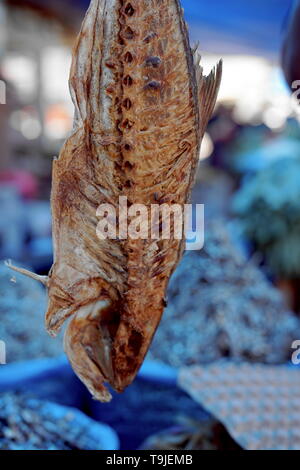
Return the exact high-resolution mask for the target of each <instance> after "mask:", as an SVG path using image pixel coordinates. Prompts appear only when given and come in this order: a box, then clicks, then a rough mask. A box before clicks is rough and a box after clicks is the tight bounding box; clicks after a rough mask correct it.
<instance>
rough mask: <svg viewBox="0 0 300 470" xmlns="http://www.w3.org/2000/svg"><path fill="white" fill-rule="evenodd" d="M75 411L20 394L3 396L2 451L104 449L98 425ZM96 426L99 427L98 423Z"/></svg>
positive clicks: (0, 418)
mask: <svg viewBox="0 0 300 470" xmlns="http://www.w3.org/2000/svg"><path fill="white" fill-rule="evenodd" d="M77 413H78V412H77V411H76V414H75V413H74V411H73V410H72V409H68V408H62V407H60V406H58V405H54V404H52V403H48V402H41V401H39V400H36V399H32V398H25V397H22V396H17V395H2V396H1V397H0V450H94V449H97V450H101V449H99V441H97V440H96V439H95V437H94V436H92V434H91V427H92V425H93V424H94V423H93V422H92V421H91V420H90V419H88V418H86V417H85V416H84V415H82V414H81V413H80V417H81V416H82V420H80V419H79V414H77ZM95 425H96V424H95Z"/></svg>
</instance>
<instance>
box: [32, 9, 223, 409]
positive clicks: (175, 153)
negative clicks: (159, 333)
mask: <svg viewBox="0 0 300 470" xmlns="http://www.w3.org/2000/svg"><path fill="white" fill-rule="evenodd" d="M198 61H199V58H198V55H197V52H194V53H193V51H192V50H191V48H190V46H189V41H188V34H187V29H186V25H185V23H184V20H183V16H182V10H181V8H180V4H179V1H178V0H165V1H162V0H139V1H138V0H131V1H130V2H128V1H124V0H106V1H105V0H93V1H92V2H91V5H90V8H89V10H88V12H87V15H86V17H85V20H84V23H83V26H82V30H81V32H80V34H79V38H78V41H77V44H76V46H75V49H74V54H73V63H72V69H71V77H70V88H71V94H72V98H73V102H74V105H75V119H74V129H73V132H72V135H71V136H70V137H69V138H68V140H67V141H66V143H65V145H64V147H63V149H62V152H61V155H60V157H59V159H58V160H56V161H54V166H53V189H52V212H53V237H54V251H55V259H54V265H53V268H52V270H51V272H50V274H49V278H48V279H47V280H45V279H41V281H42V282H45V283H46V284H47V287H48V292H49V308H48V312H47V315H46V323H47V329H48V331H49V332H50V333H51V334H53V335H55V334H56V333H57V332H58V330H59V329H60V327H61V325H62V324H63V323H64V321H65V320H66V319H67V318H69V317H71V318H70V322H69V325H68V328H67V331H66V334H65V349H66V353H67V355H68V357H69V359H70V362H71V364H72V366H73V368H74V370H75V372H76V374H77V375H78V376H79V377H80V378H81V380H82V381H83V382H84V383H85V384H86V386H87V387H88V389H89V390H90V391H91V393H92V394H93V396H94V397H95V398H96V399H99V400H101V401H109V400H110V399H111V395H110V394H109V392H108V391H107V389H106V388H105V386H104V383H105V382H108V383H109V384H110V385H111V386H112V387H113V388H114V389H115V390H117V391H122V390H124V388H125V387H126V386H128V385H129V384H130V383H131V382H132V381H133V379H134V377H135V376H136V374H137V371H138V369H139V367H140V366H141V364H142V362H143V359H144V357H145V354H146V352H147V350H148V348H149V345H150V343H151V340H152V337H153V335H154V333H155V330H156V328H157V326H158V324H159V321H160V319H161V315H162V313H163V310H164V307H165V300H164V299H165V291H166V288H167V284H168V281H169V278H170V276H171V274H172V273H173V271H174V269H175V268H176V266H177V264H178V262H179V260H180V258H181V256H182V252H183V248H184V241H183V240H176V239H174V238H175V237H171V239H170V240H161V241H157V240H156V241H155V240H152V239H147V240H142V239H139V240H133V239H130V238H129V239H127V240H121V239H119V240H110V239H107V240H100V239H99V238H98V237H97V234H96V227H97V223H98V222H99V221H98V219H97V216H96V211H97V207H99V205H100V204H103V203H109V204H112V205H113V206H114V207H116V208H117V207H118V203H119V197H120V196H126V197H127V198H128V203H129V204H136V203H138V204H144V205H145V206H146V207H150V206H151V204H155V203H169V204H171V203H172V204H173V203H176V204H180V205H184V204H185V203H187V201H188V200H189V196H190V192H191V188H192V185H193V181H194V175H195V171H196V167H197V162H198V155H199V148H200V143H201V140H202V137H203V134H204V130H205V127H206V125H207V122H208V119H209V117H210V115H211V113H212V111H213V108H214V105H215V102H216V97H217V92H218V88H219V84H220V78H221V67H222V66H221V63H220V64H219V65H218V66H217V67H216V69H214V70H213V71H212V72H211V74H210V75H209V76H208V77H204V76H203V73H202V68H201V67H200V65H199V63H198V64H196V65H195V62H198Z"/></svg>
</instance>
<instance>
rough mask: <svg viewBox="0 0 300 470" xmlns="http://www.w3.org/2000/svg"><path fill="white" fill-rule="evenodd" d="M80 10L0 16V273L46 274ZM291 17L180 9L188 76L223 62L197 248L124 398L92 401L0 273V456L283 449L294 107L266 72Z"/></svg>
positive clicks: (292, 273) (32, 289) (297, 303)
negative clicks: (191, 68) (192, 55)
mask: <svg viewBox="0 0 300 470" xmlns="http://www.w3.org/2000/svg"><path fill="white" fill-rule="evenodd" d="M88 3H89V2H88V0H72V1H71V0H47V1H46V0H44V1H42V0H31V1H22V0H7V1H4V0H2V1H0V80H1V81H2V82H1V87H2V88H1V89H0V93H1V95H0V98H1V100H2V101H4V100H3V96H4V95H3V83H5V86H6V104H4V103H2V101H1V104H0V142H1V154H0V201H1V206H0V207H1V218H0V259H2V260H7V259H12V260H14V262H15V263H17V264H18V265H20V266H25V267H29V268H31V269H33V270H34V271H35V272H37V273H39V274H45V273H48V271H49V268H50V266H51V264H52V243H51V214H50V206H49V196H50V189H51V166H52V160H53V157H54V156H57V155H58V153H59V151H60V148H61V146H62V144H63V142H64V139H65V138H66V136H67V135H68V132H69V131H70V129H71V126H72V116H73V105H72V103H71V100H70V96H69V91H68V73H69V68H70V62H71V48H72V45H73V43H74V40H75V37H76V34H77V33H78V31H79V28H80V24H81V21H82V19H83V15H84V13H85V10H86V8H87V7H88ZM296 4H297V2H292V1H288V0H252V1H251V2H246V1H245V0H242V1H241V0H215V1H212V2H207V1H206V0H183V1H182V5H183V7H184V10H185V16H186V20H187V22H188V24H189V31H190V35H191V39H192V43H197V42H199V44H200V51H201V54H202V56H203V59H202V61H203V62H202V63H203V66H204V69H205V71H208V70H209V69H210V68H211V66H212V65H214V64H215V63H216V61H217V60H218V59H219V58H220V57H223V62H224V75H223V81H222V85H221V90H220V95H219V99H218V104H217V107H216V110H215V114H214V116H213V118H212V120H211V122H210V124H209V126H208V129H207V132H206V134H205V138H204V143H203V146H202V150H201V155H200V160H201V162H200V169H199V173H198V176H197V184H196V187H195V190H194V192H193V202H194V203H202V204H205V214H206V215H205V217H206V241H205V247H204V249H203V250H202V251H200V252H190V253H188V254H187V255H186V256H185V257H184V259H183V261H182V263H181V265H180V266H179V268H178V270H177V271H176V273H175V275H174V276H173V279H172V280H171V283H170V288H169V305H168V307H167V309H166V312H165V315H164V318H163V321H162V324H161V326H160V328H159V330H158V333H157V335H156V338H155V340H154V343H153V346H152V349H151V351H150V353H149V355H148V358H147V361H146V363H145V366H144V367H143V369H142V371H141V373H140V375H139V378H138V379H137V380H136V382H135V383H134V384H133V385H132V386H131V387H129V389H128V390H127V391H126V392H125V393H124V394H123V395H119V396H116V395H115V396H114V401H113V403H112V404H111V405H100V404H98V403H96V402H94V401H92V400H91V398H90V397H89V395H88V393H87V392H86V391H85V389H84V387H83V386H82V385H81V384H80V383H79V381H78V380H77V379H76V378H75V376H74V374H73V373H72V371H71V369H70V367H69V366H68V363H67V361H66V359H65V357H64V355H63V349H62V338H61V337H60V338H58V339H57V340H53V339H50V338H48V337H47V335H46V333H45V331H44V326H43V315H44V311H45V305H46V302H47V299H46V293H45V291H44V289H43V288H42V287H41V286H39V285H37V284H36V283H34V282H33V281H30V280H28V279H25V278H21V277H20V276H14V275H12V274H11V273H10V272H8V269H7V268H6V267H5V266H4V263H1V266H0V340H2V341H4V342H5V343H6V356H7V358H6V359H7V365H2V366H0V393H1V395H0V450H4V449H61V450H62V449H76V448H79V449H98V448H100V449H101V448H103V449H114V448H117V447H118V446H119V445H120V447H121V448H122V449H130V450H131V449H137V448H142V449H216V450H217V449H240V448H241V447H242V448H248V449H269V448H275V449H277V448H283V449H284V448H295V449H300V399H299V398H300V397H299V394H300V392H299V390H300V387H299V378H300V376H299V372H300V370H299V367H296V366H295V365H294V366H293V364H292V360H291V358H292V354H293V349H292V345H293V344H294V346H295V349H296V347H297V344H296V343H295V341H297V340H300V106H299V103H298V102H297V97H298V95H297V93H296V94H294V96H292V90H291V89H290V88H289V86H288V85H287V83H286V80H285V78H284V73H283V71H282V67H281V51H282V46H283V42H284V38H285V36H286V34H287V31H288V29H289V25H290V21H291V18H292V16H293V13H294V11H295V10H294V8H295V6H296ZM299 29H300V27H299ZM299 39H300V38H299ZM299 80H300V73H299ZM299 88H300V82H299V84H298V89H299ZM295 91H297V87H296V89H295ZM299 346H300V342H299V344H298V347H299ZM294 362H297V361H294ZM270 384H271V385H270ZM250 392H251V393H250ZM249 394H250V395H251V399H250V398H249ZM273 405H274V406H273ZM275 405H276V406H275ZM70 407H71V408H70ZM87 430H88V431H87Z"/></svg>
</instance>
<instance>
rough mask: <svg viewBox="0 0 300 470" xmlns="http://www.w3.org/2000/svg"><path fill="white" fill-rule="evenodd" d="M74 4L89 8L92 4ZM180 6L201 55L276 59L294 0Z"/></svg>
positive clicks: (201, 1)
mask: <svg viewBox="0 0 300 470" xmlns="http://www.w3.org/2000/svg"><path fill="white" fill-rule="evenodd" d="M72 1H73V2H74V0H72ZM75 3H77V4H78V5H81V6H82V7H87V5H88V4H89V1H88V0H76V1H75ZM181 3H182V6H183V8H184V11H185V16H186V19H187V21H188V23H189V25H190V32H191V36H192V39H193V40H199V42H200V46H201V50H202V51H204V52H215V53H217V54H220V53H223V54H224V53H252V54H258V55H265V56H268V57H274V58H275V57H277V56H278V53H279V50H280V45H281V36H282V31H283V28H284V24H285V23H286V20H287V16H288V12H289V10H290V8H291V5H292V3H293V0H210V1H209V0H182V1H181Z"/></svg>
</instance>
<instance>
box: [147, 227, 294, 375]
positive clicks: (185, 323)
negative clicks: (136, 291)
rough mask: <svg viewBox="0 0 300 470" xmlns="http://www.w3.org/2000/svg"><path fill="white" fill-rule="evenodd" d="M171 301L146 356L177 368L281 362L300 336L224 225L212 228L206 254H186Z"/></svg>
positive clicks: (279, 300)
mask: <svg viewBox="0 0 300 470" xmlns="http://www.w3.org/2000/svg"><path fill="white" fill-rule="evenodd" d="M168 297H169V305H168V308H167V309H166V311H165V314H164V317H163V319H162V323H161V325H160V328H159V329H158V332H157V335H156V337H155V339H154V342H153V345H152V348H151V352H150V354H149V356H148V357H150V358H152V359H153V358H154V359H157V360H160V361H163V362H165V363H167V364H170V365H172V366H174V367H181V366H184V365H192V364H197V363H198V364H200V363H208V362H211V361H214V360H217V359H220V358H222V357H230V358H232V359H237V360H249V361H261V362H266V363H282V362H285V361H287V360H289V359H290V354H291V344H292V341H293V340H294V339H297V338H300V322H299V320H298V319H297V318H296V317H295V316H293V314H292V313H290V312H288V311H287V308H286V307H285V305H284V303H283V300H282V298H281V295H280V293H279V291H278V290H277V289H275V288H274V287H273V286H272V285H271V284H270V283H269V282H268V281H267V280H266V278H265V276H264V274H263V273H262V272H261V270H260V269H258V268H257V266H256V265H255V264H254V263H252V262H248V261H247V260H246V259H245V258H244V256H243V255H242V254H241V253H240V251H239V250H238V249H237V248H236V247H235V245H234V243H233V242H232V241H231V239H230V235H229V233H228V231H227V230H226V228H225V225H224V223H222V222H221V221H219V222H215V223H214V224H213V225H212V226H210V227H208V229H207V232H206V241H205V247H204V249H203V250H201V251H193V252H189V253H187V254H186V255H185V257H184V259H183V261H182V262H181V264H180V266H179V267H178V269H177V271H176V272H175V274H174V276H173V278H172V280H171V282H170V286H169V291H168Z"/></svg>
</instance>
